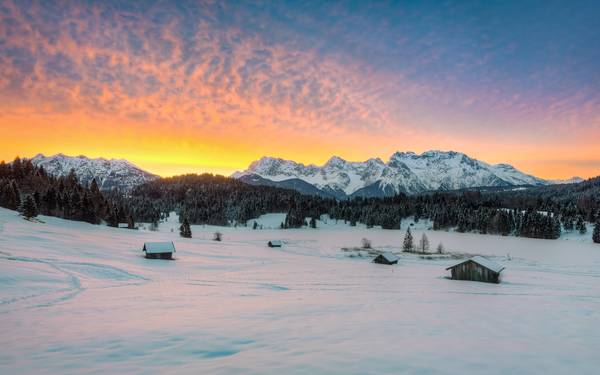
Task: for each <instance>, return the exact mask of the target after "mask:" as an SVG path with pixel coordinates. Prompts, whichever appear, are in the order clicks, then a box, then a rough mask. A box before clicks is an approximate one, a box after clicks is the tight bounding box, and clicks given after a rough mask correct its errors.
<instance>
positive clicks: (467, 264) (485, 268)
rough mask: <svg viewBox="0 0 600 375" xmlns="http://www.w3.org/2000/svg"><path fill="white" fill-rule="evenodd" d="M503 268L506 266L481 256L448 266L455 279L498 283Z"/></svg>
mask: <svg viewBox="0 0 600 375" xmlns="http://www.w3.org/2000/svg"><path fill="white" fill-rule="evenodd" d="M503 269H504V266H501V265H499V264H498V263H495V262H492V261H491V260H488V259H486V258H484V257H480V256H476V257H473V258H470V259H467V260H463V261H461V262H459V263H456V264H455V265H453V266H450V267H448V268H446V270H450V272H451V273H452V279H453V280H470V281H482V282H486V283H496V284H497V283H499V282H500V272H502V270H503Z"/></svg>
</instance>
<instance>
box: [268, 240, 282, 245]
mask: <svg viewBox="0 0 600 375" xmlns="http://www.w3.org/2000/svg"><path fill="white" fill-rule="evenodd" d="M267 245H269V247H281V246H283V242H281V241H280V240H273V241H269V242H268V243H267Z"/></svg>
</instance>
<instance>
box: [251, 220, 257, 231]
mask: <svg viewBox="0 0 600 375" xmlns="http://www.w3.org/2000/svg"><path fill="white" fill-rule="evenodd" d="M257 228H258V223H257V222H256V221H255V222H254V224H253V225H252V229H257Z"/></svg>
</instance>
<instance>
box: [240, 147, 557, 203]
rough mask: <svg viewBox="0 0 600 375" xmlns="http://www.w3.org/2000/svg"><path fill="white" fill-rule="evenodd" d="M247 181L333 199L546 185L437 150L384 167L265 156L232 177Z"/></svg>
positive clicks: (373, 162)
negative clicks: (296, 182)
mask: <svg viewBox="0 0 600 375" xmlns="http://www.w3.org/2000/svg"><path fill="white" fill-rule="evenodd" d="M249 176H254V177H256V176H258V177H260V178H261V181H268V182H269V184H273V183H278V182H284V181H287V180H290V179H300V180H302V181H304V182H306V183H308V184H310V185H312V186H313V187H315V188H316V189H318V190H320V191H323V192H324V193H325V194H330V195H333V196H336V197H347V196H356V195H361V196H381V195H391V194H395V193H399V192H404V193H409V194H413V193H420V192H423V191H428V190H455V189H462V188H469V187H488V186H515V185H544V184H547V183H548V182H547V181H545V180H542V179H540V178H537V177H534V176H531V175H528V174H525V173H523V172H520V171H518V170H517V169H515V168H514V167H512V166H511V165H508V164H497V165H490V164H488V163H485V162H482V161H479V160H477V159H473V158H471V157H469V156H467V155H465V154H463V153H460V152H456V151H439V150H432V151H426V152H423V153H422V154H417V153H415V152H412V151H407V152H395V153H394V154H392V156H391V157H390V159H389V161H388V162H387V163H385V162H383V161H382V160H381V159H379V158H371V159H368V160H366V161H364V162H351V161H346V160H344V159H342V158H340V157H338V156H333V157H331V158H330V159H329V160H328V161H327V162H326V163H325V164H324V165H323V166H321V167H319V166H315V165H308V166H305V165H304V164H301V163H296V162H294V161H290V160H284V159H279V158H270V157H265V158H261V159H260V160H258V161H256V162H253V163H252V164H251V165H250V167H249V168H248V169H247V170H245V171H242V172H236V173H235V174H234V175H233V177H235V178H241V179H250V178H249ZM253 181H257V180H256V179H254V180H253Z"/></svg>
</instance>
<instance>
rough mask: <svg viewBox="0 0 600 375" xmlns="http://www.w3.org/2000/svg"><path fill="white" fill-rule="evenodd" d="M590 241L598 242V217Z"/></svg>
mask: <svg viewBox="0 0 600 375" xmlns="http://www.w3.org/2000/svg"><path fill="white" fill-rule="evenodd" d="M592 241H594V243H600V217H599V218H598V219H596V224H595V225H594V233H593V234H592Z"/></svg>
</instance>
